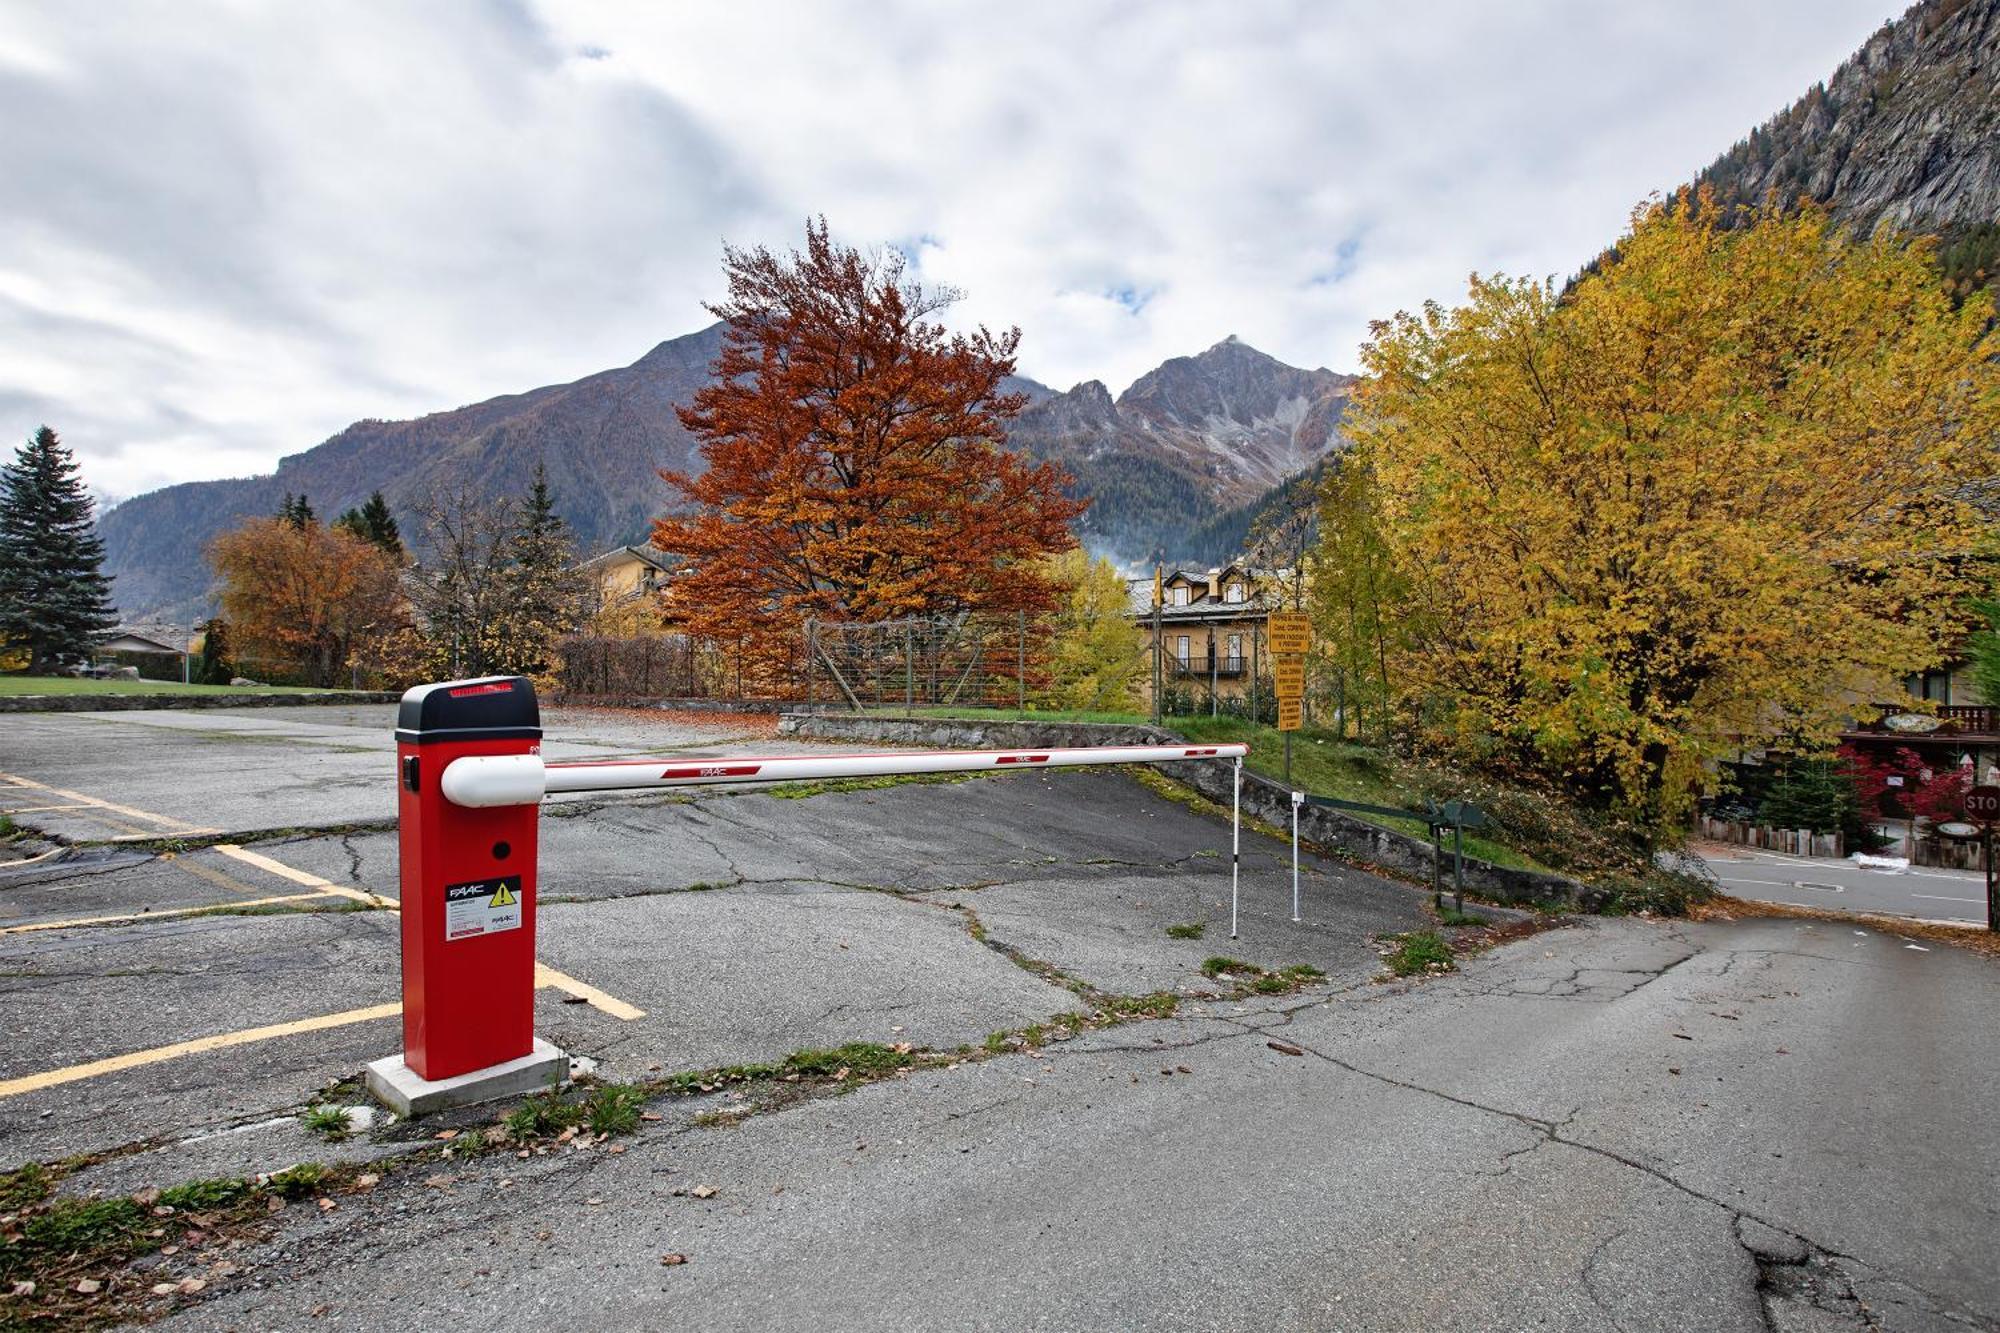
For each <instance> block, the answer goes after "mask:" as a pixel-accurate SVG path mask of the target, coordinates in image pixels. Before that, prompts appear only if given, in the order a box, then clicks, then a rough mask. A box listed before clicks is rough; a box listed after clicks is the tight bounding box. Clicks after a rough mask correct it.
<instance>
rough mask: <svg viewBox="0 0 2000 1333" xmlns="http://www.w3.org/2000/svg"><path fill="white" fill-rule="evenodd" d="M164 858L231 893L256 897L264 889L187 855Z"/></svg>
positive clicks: (174, 865)
mask: <svg viewBox="0 0 2000 1333" xmlns="http://www.w3.org/2000/svg"><path fill="white" fill-rule="evenodd" d="M163 859H164V860H165V861H166V862H167V864H169V865H171V866H173V867H174V868H175V869H177V870H185V871H187V873H188V874H190V875H193V876H194V877H195V878H196V879H204V880H207V881H208V882H209V883H210V884H213V885H215V886H216V887H217V888H219V889H228V890H229V891H230V892H231V893H243V894H248V895H249V896H251V897H253V898H254V897H256V896H257V895H258V894H260V893H262V892H263V890H262V889H257V888H252V887H251V886H250V885H248V884H245V883H244V882H243V881H242V880H240V879H238V878H236V877H235V876H234V875H225V874H223V873H222V872H221V871H220V870H216V869H214V868H212V867H210V866H205V865H203V864H201V862H199V861H195V860H191V859H190V858H188V857H185V856H169V857H165V858H163Z"/></svg>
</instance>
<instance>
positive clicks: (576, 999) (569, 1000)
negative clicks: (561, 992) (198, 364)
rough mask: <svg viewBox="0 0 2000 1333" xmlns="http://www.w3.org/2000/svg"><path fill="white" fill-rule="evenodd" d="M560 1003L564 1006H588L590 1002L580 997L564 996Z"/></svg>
mask: <svg viewBox="0 0 2000 1333" xmlns="http://www.w3.org/2000/svg"><path fill="white" fill-rule="evenodd" d="M562 1002H563V1003H564V1004H589V1003H590V1000H589V999H588V998H587V997H585V996H582V995H565V996H563V1001H562Z"/></svg>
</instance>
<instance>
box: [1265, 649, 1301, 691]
mask: <svg viewBox="0 0 2000 1333" xmlns="http://www.w3.org/2000/svg"><path fill="white" fill-rule="evenodd" d="M1271 677H1272V679H1273V680H1274V681H1275V682H1276V683H1277V686H1278V697H1279V698H1280V699H1297V698H1300V697H1301V696H1303V695H1304V694H1305V692H1306V659H1305V658H1303V657H1279V658H1274V659H1272V662H1271Z"/></svg>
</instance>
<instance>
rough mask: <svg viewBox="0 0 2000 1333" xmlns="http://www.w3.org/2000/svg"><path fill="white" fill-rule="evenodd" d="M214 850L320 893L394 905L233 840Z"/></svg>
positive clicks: (217, 845)
mask: <svg viewBox="0 0 2000 1333" xmlns="http://www.w3.org/2000/svg"><path fill="white" fill-rule="evenodd" d="M215 850H216V851H218V852H221V853H222V854H223V855H224V856H229V857H234V858H235V859H236V860H238V861H241V862H242V863H243V864H244V865H248V866H256V867H257V868H258V869H259V870H262V871H265V872H267V873H269V874H273V875H276V876H277V877H278V878H279V879H288V880H290V881H291V882H292V883H294V884H303V885H305V886H306V887H307V888H309V889H318V890H319V891H320V892H321V893H334V894H339V895H340V896H341V897H343V898H352V899H354V900H355V901H356V902H362V903H367V904H369V905H370V906H371V907H394V906H395V905H396V904H395V903H394V902H393V901H391V900H390V899H388V898H384V897H382V896H381V895H380V894H377V893H365V892H363V891H362V890H360V889H350V888H348V887H346V886H345V885H342V884H334V883H331V882H329V881H327V880H323V879H321V878H320V877H319V876H318V875H310V874H307V873H306V872H305V871H303V870H294V869H292V867H290V866H288V865H286V864H285V863H284V862H283V861H273V860H272V859H271V858H270V857H268V856H265V855H263V854H262V853H260V852H253V851H250V850H248V849H246V848H243V847H238V846H237V845H236V844H235V843H233V842H218V843H217V844H215Z"/></svg>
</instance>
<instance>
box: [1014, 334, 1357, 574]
mask: <svg viewBox="0 0 2000 1333" xmlns="http://www.w3.org/2000/svg"><path fill="white" fill-rule="evenodd" d="M1354 382H1355V381H1354V377H1353V376H1351V375H1341V374H1337V373H1335V372H1334V371H1331V370H1326V369H1318V370H1301V369H1299V368H1298V367H1296V366H1288V365H1286V364H1285V363H1284V362H1282V361H1279V360H1277V359H1276V358H1274V357H1271V356H1267V355H1265V354H1264V353H1263V352H1260V351H1258V350H1257V349H1256V348H1254V347H1251V346H1250V345H1249V344H1247V343H1245V342H1242V341H1241V340H1239V339H1237V338H1235V337H1234V336H1232V337H1229V338H1225V339H1224V340H1223V341H1221V342H1219V343H1217V344H1216V345H1215V346H1213V347H1211V348H1209V349H1208V350H1207V351H1205V352H1202V353H1201V354H1200V355H1198V356H1178V357H1175V358H1173V359H1172V360H1170V361H1168V362H1166V363H1165V364H1164V365H1162V366H1160V367H1159V368H1158V369H1156V370H1152V371H1149V372H1147V373H1146V374H1144V375H1142V376H1140V377H1139V378H1138V379H1137V380H1135V381H1134V382H1133V384H1132V387H1131V388H1129V389H1127V390H1126V391H1125V392H1124V393H1122V394H1120V395H1119V396H1118V397H1117V399H1115V400H1114V399H1113V398H1112V397H1111V394H1110V392H1109V391H1108V390H1106V389H1105V387H1104V385H1102V384H1101V383H1099V382H1097V381H1096V380H1089V381H1086V382H1085V383H1083V384H1079V385H1077V386H1076V387H1075V388H1074V389H1071V390H1069V392H1067V393H1060V394H1055V395H1053V396H1052V397H1050V398H1047V399H1045V400H1043V401H1041V402H1038V403H1036V404H1034V405H1033V406H1031V407H1029V408H1028V409H1027V410H1026V411H1024V412H1022V413H1021V415H1020V417H1019V418H1018V419H1017V420H1016V421H1015V423H1014V425H1013V428H1012V429H1011V430H1010V431H1009V432H1008V439H1009V441H1010V442H1011V443H1012V444H1013V446H1014V447H1016V448H1019V449H1022V450H1024V451H1026V452H1027V453H1030V454H1032V455H1034V456H1036V457H1039V458H1049V459H1054V460H1055V461H1057V462H1060V463H1062V464H1063V465H1064V466H1065V467H1067V468H1068V469H1069V470H1070V471H1071V472H1072V473H1074V474H1075V475H1076V478H1077V487H1076V489H1077V491H1078V493H1079V494H1083V495H1088V496H1090V497H1091V498H1092V503H1091V507H1090V509H1089V511H1088V512H1087V513H1085V515H1084V516H1083V518H1082V520H1081V522H1080V529H1081V531H1082V534H1083V536H1084V539H1085V541H1086V542H1087V543H1088V544H1089V545H1090V546H1091V547H1092V548H1094V549H1096V550H1100V551H1103V552H1106V553H1108V554H1111V555H1113V556H1115V557H1118V558H1121V559H1125V560H1145V559H1148V558H1150V557H1151V556H1152V555H1153V553H1154V552H1155V551H1156V550H1158V551H1161V552H1163V553H1164V554H1165V555H1166V556H1168V557H1169V558H1194V557H1195V556H1196V555H1197V554H1198V552H1197V551H1196V549H1195V548H1196V546H1197V545H1203V546H1206V545H1211V544H1213V543H1212V541H1210V542H1206V543H1204V542H1202V541H1200V540H1199V539H1197V538H1196V536H1195V533H1196V530H1197V529H1199V528H1200V527H1201V526H1202V525H1203V524H1205V523H1207V522H1209V521H1210V520H1212V519H1214V518H1215V517H1216V516H1217V515H1218V514H1221V513H1222V512H1224V511H1226V510H1230V509H1232V508H1235V507H1237V506H1243V505H1247V504H1251V503H1253V502H1255V501H1256V500H1257V499H1258V498H1259V497H1261V496H1263V495H1264V494H1265V493H1267V492H1268V491H1269V490H1270V489H1271V488H1272V487H1274V486H1277V485H1279V484H1280V483H1282V482H1283V481H1285V480H1286V479H1287V478H1288V477H1291V476H1293V475H1295V474H1296V473H1298V472H1300V471H1302V470H1304V469H1306V468H1309V467H1312V466H1313V465H1314V464H1316V463H1318V462H1319V461H1320V460H1321V459H1323V458H1325V457H1326V456H1327V455H1328V454H1329V453H1330V452H1332V450H1333V449H1334V448H1335V446H1336V445H1337V444H1338V432H1339V426H1340V420H1341V417H1342V416H1343V415H1344V414H1345V412H1346V410H1347V399H1348V394H1349V391H1350V390H1351V389H1352V387H1353V385H1354Z"/></svg>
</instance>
